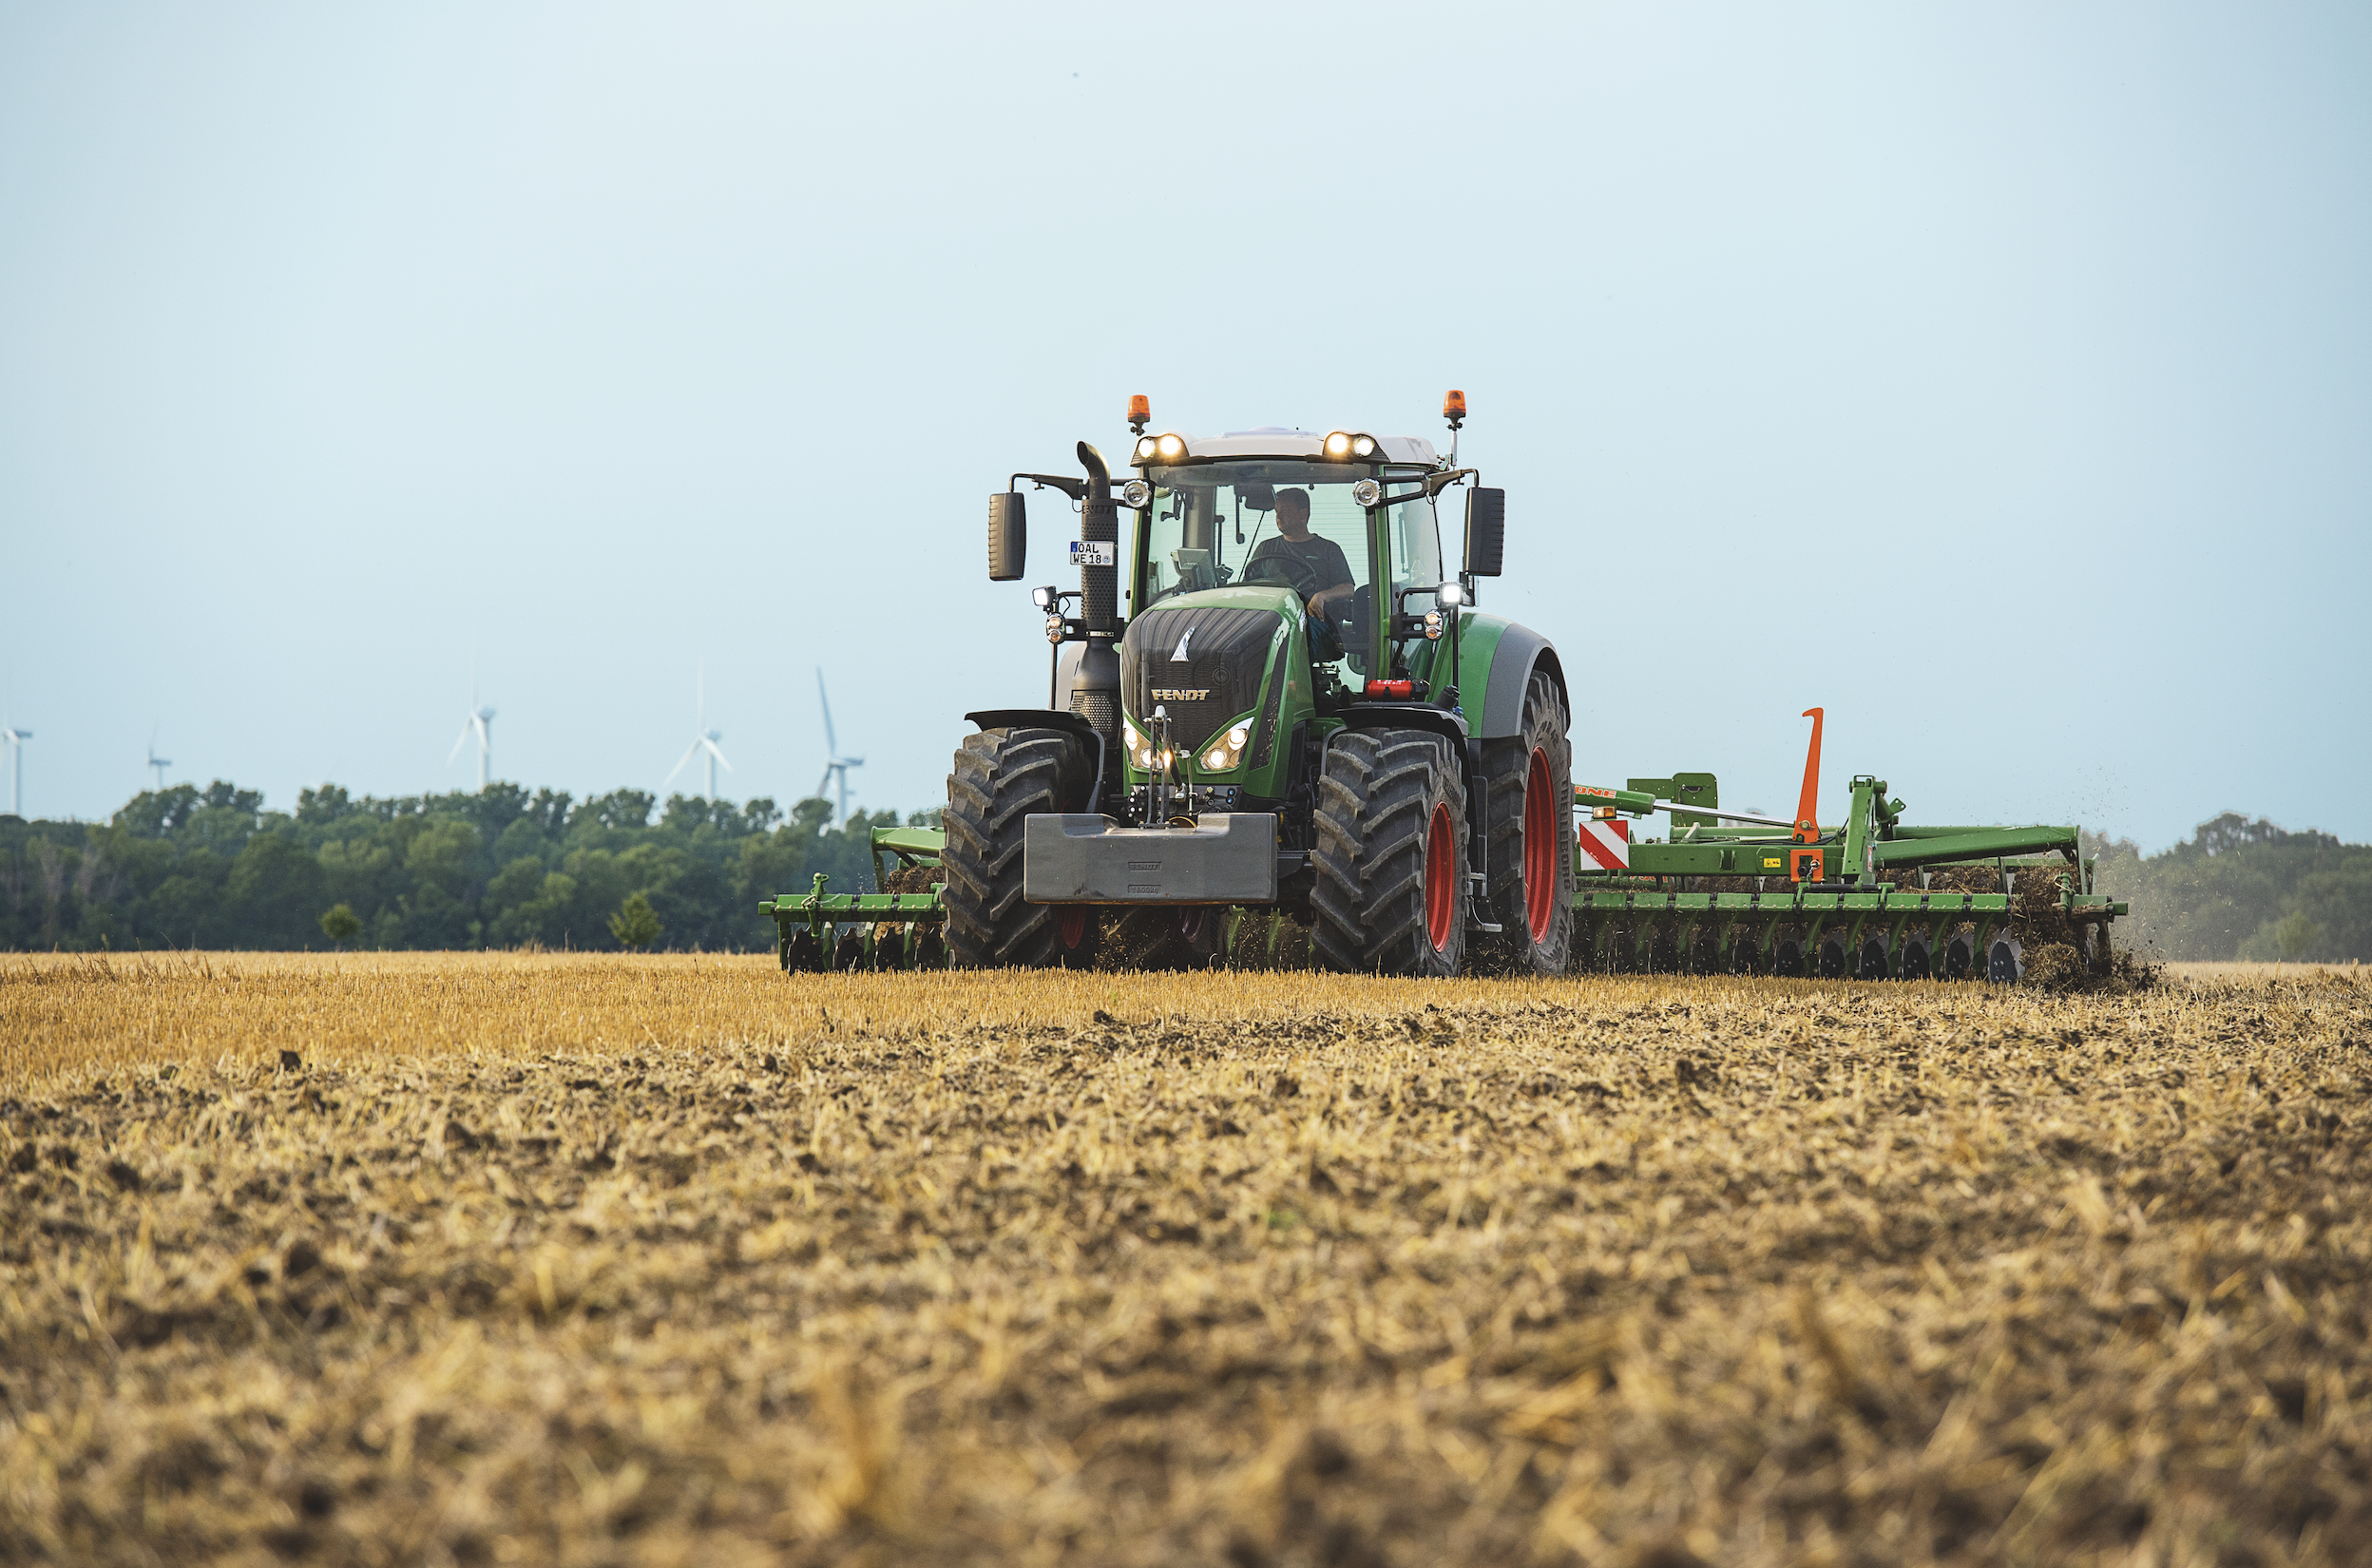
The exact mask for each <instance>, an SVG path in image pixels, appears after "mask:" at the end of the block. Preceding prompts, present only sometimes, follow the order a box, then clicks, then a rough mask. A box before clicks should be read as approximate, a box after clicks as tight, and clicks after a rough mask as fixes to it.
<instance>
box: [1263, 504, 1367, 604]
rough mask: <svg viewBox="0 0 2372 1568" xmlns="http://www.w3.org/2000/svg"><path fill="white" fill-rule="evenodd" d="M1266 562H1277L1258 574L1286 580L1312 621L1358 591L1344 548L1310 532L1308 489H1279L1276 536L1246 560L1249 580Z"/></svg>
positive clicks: (1272, 578)
mask: <svg viewBox="0 0 2372 1568" xmlns="http://www.w3.org/2000/svg"><path fill="white" fill-rule="evenodd" d="M1264 561H1272V562H1274V563H1276V564H1275V565H1273V566H1272V567H1271V568H1270V569H1269V570H1268V571H1267V572H1263V573H1260V574H1258V575H1259V576H1261V577H1265V578H1268V579H1270V580H1272V581H1274V580H1277V579H1280V578H1281V579H1282V580H1284V581H1285V582H1286V583H1287V584H1288V585H1290V586H1291V588H1292V590H1293V591H1294V592H1295V593H1298V594H1300V595H1301V598H1302V602H1303V603H1304V604H1305V605H1307V606H1308V607H1309V611H1310V617H1311V619H1312V620H1317V621H1323V620H1324V619H1326V613H1327V606H1328V605H1329V604H1331V603H1332V602H1334V601H1336V600H1338V599H1347V598H1349V596H1350V595H1352V594H1354V593H1356V592H1358V584H1357V583H1353V582H1351V580H1350V560H1349V557H1348V556H1346V555H1344V554H1343V547H1342V546H1341V545H1337V544H1335V543H1334V541H1332V540H1331V539H1322V538H1320V537H1319V536H1318V535H1316V534H1313V533H1311V532H1310V492H1309V491H1308V490H1295V489H1285V490H1279V491H1277V492H1276V536H1275V537H1274V538H1272V539H1269V540H1267V541H1264V542H1263V543H1262V544H1261V545H1260V547H1259V548H1258V549H1256V550H1254V551H1253V552H1252V560H1251V561H1249V562H1247V563H1245V574H1244V575H1245V577H1246V579H1247V580H1251V579H1252V578H1253V575H1254V574H1253V571H1252V570H1251V568H1252V567H1253V566H1254V565H1257V564H1259V563H1261V562H1264Z"/></svg>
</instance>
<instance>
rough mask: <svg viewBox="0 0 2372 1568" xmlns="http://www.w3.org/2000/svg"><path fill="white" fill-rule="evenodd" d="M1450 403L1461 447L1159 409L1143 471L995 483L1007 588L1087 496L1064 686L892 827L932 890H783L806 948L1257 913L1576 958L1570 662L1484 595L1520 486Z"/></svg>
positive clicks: (1497, 957)
mask: <svg viewBox="0 0 2372 1568" xmlns="http://www.w3.org/2000/svg"><path fill="white" fill-rule="evenodd" d="M1444 416H1445V417H1446V418H1447V419H1448V421H1449V427H1450V430H1451V432H1452V435H1451V450H1450V455H1449V456H1448V457H1446V458H1444V457H1443V456H1441V455H1440V454H1439V453H1438V452H1436V450H1435V449H1434V447H1433V444H1432V443H1431V442H1429V441H1426V440H1425V439H1423V438H1422V437H1417V436H1391V435H1385V436H1379V435H1375V434H1371V433H1369V432H1368V431H1364V430H1333V431H1329V432H1327V433H1325V434H1322V435H1321V434H1310V433H1308V432H1305V431H1301V430H1282V429H1266V430H1244V431H1235V432H1232V433H1229V434H1226V435H1221V436H1190V435H1184V434H1180V433H1177V432H1175V431H1172V432H1164V433H1160V434H1148V433H1147V432H1146V430H1145V427H1146V425H1147V424H1148V423H1149V422H1150V411H1149V410H1148V408H1147V404H1146V400H1145V399H1144V398H1142V397H1138V398H1136V399H1133V400H1132V401H1131V404H1130V408H1129V424H1130V429H1131V434H1132V437H1133V446H1132V450H1131V457H1130V468H1131V471H1130V472H1129V473H1128V475H1127V476H1126V477H1125V478H1124V479H1116V478H1115V477H1114V475H1113V473H1112V471H1111V469H1110V468H1109V466H1108V465H1107V464H1106V463H1105V461H1104V459H1103V457H1102V455H1101V454H1100V452H1098V451H1097V450H1096V449H1095V448H1094V447H1091V446H1089V445H1088V444H1087V443H1085V442H1083V441H1082V442H1081V443H1080V444H1079V462H1080V467H1081V470H1082V471H1081V473H1080V474H1078V475H1071V474H1043V473H1017V474H1015V475H1013V476H1012V478H1011V479H1010V480H1009V481H1007V486H1006V488H1005V489H1004V490H1003V491H1001V492H999V493H998V494H996V495H994V496H992V497H991V498H990V500H989V511H988V575H989V578H990V580H991V581H994V582H1000V583H1004V582H1015V581H1018V580H1020V579H1021V578H1022V577H1023V572H1024V560H1025V553H1026V546H1027V520H1026V507H1025V506H1024V499H1023V488H1022V487H1023V485H1024V484H1027V485H1029V486H1032V487H1034V488H1037V489H1040V490H1049V489H1050V490H1054V491H1058V492H1060V493H1061V494H1062V496H1063V497H1064V498H1066V499H1067V500H1068V501H1069V502H1070V503H1071V504H1072V505H1074V506H1076V507H1077V508H1078V511H1079V518H1080V525H1079V538H1078V539H1077V540H1076V541H1072V542H1068V552H1069V556H1070V559H1071V561H1072V562H1073V563H1074V564H1077V566H1078V567H1079V586H1078V587H1077V588H1076V589H1065V588H1062V587H1060V586H1055V585H1048V586H1044V587H1040V588H1038V589H1036V590H1035V591H1034V592H1033V594H1032V599H1033V601H1034V602H1035V603H1036V604H1037V606H1038V608H1039V609H1040V611H1042V612H1043V615H1044V618H1045V635H1046V639H1047V641H1048V642H1049V643H1050V644H1051V645H1052V646H1051V650H1050V655H1049V662H1050V665H1051V669H1050V672H1049V677H1048V686H1047V693H1046V705H1045V706H1044V707H1042V708H1040V707H1031V708H1019V707H1017V708H999V709H993V710H989V711H985V712H980V713H973V714H967V715H966V718H967V719H968V720H969V721H970V722H971V723H972V724H973V725H974V726H975V733H974V734H972V735H970V736H966V737H965V740H964V742H963V744H962V745H961V746H960V747H959V748H958V749H957V751H956V754H955V766H954V771H953V772H952V773H950V774H948V777H947V811H946V813H945V817H944V825H943V829H942V831H941V832H930V831H928V830H918V829H903V830H889V831H883V832H877V833H876V834H875V846H874V847H875V851H876V853H877V855H879V856H881V857H883V859H884V860H885V862H886V860H887V859H888V857H890V856H894V857H896V858H897V859H898V860H900V861H902V862H904V863H906V865H907V866H908V867H909V876H908V877H907V878H904V879H903V880H906V881H907V882H908V883H909V886H907V887H904V888H897V889H895V890H889V891H884V892H879V893H870V894H832V893H829V892H827V890H826V889H825V888H824V886H823V881H822V879H820V878H819V879H818V881H817V885H816V887H815V889H813V892H811V893H809V894H808V895H806V896H804V897H796V898H794V897H791V896H785V897H782V898H780V899H775V900H769V901H768V902H767V903H766V904H765V905H764V906H763V908H764V910H765V912H767V913H770V914H773V915H774V916H775V919H776V921H777V922H778V923H779V925H780V927H781V930H782V933H783V934H782V950H781V956H782V961H783V965H784V966H785V967H786V968H794V969H800V968H821V967H824V966H826V965H827V964H832V965H834V966H842V967H849V966H856V965H859V964H867V965H875V966H884V967H889V966H901V967H904V966H933V965H936V964H943V963H952V964H954V965H956V966H966V967H991V966H1020V967H1050V966H1086V965H1090V964H1092V963H1093V962H1094V961H1095V958H1096V954H1097V952H1098V950H1099V948H1100V946H1101V945H1102V944H1103V943H1104V942H1106V941H1107V940H1109V939H1113V938H1116V937H1118V938H1121V939H1124V941H1125V943H1126V946H1127V947H1128V950H1129V952H1130V954H1131V956H1132V961H1135V962H1143V961H1145V959H1146V958H1147V957H1148V956H1150V955H1159V958H1160V961H1163V962H1173V963H1176V962H1182V963H1185V964H1188V965H1190V966H1202V965H1207V964H1211V963H1215V962H1218V961H1220V960H1221V959H1222V958H1224V957H1225V956H1227V954H1228V953H1229V951H1230V948H1231V945H1232V944H1234V943H1235V942H1237V941H1240V940H1241V939H1242V938H1243V934H1244V931H1245V928H1246V922H1247V921H1248V920H1250V921H1252V922H1254V923H1256V925H1255V928H1256V929H1260V930H1265V931H1266V932H1267V933H1268V937H1269V942H1270V945H1271V947H1272V949H1273V947H1274V944H1275V941H1276V938H1277V935H1278V933H1279V932H1280V931H1281V930H1282V929H1284V927H1285V923H1286V921H1288V920H1290V921H1291V923H1292V924H1293V925H1294V926H1296V927H1298V928H1299V930H1300V931H1301V932H1303V933H1304V934H1306V940H1307V943H1308V947H1309V953H1310V958H1311V959H1312V960H1313V961H1314V962H1316V963H1318V964H1321V965H1324V966H1328V967H1330V968H1335V969H1343V970H1352V971H1363V972H1368V973H1384V974H1400V975H1454V974H1457V973H1459V972H1461V971H1462V970H1463V969H1465V968H1467V967H1468V966H1481V967H1490V968H1497V969H1502V970H1510V971H1516V972H1529V973H1536V974H1559V973H1562V972H1563V971H1564V970H1565V968H1566V966H1567V963H1568V960H1569V957H1570V953H1571V947H1572V942H1573V929H1574V851H1575V844H1574V819H1573V780H1572V751H1571V747H1570V745H1569V743H1568V741H1567V738H1566V728H1567V725H1568V722H1569V715H1570V713H1571V711H1572V710H1571V706H1570V704H1569V702H1568V700H1567V698H1566V690H1565V676H1564V670H1563V667H1562V666H1561V665H1560V664H1559V661H1558V658H1557V652H1556V650H1555V649H1554V648H1553V647H1551V646H1550V645H1549V642H1548V640H1547V639H1546V638H1544V637H1542V636H1540V634H1539V633H1538V632H1535V631H1532V630H1530V629H1528V628H1526V627H1523V626H1520V625H1517V624H1516V623H1515V622H1513V621H1508V620H1506V619H1504V618H1502V617H1499V616H1492V615H1485V614H1483V613H1481V612H1480V611H1479V610H1477V609H1476V608H1475V584H1476V582H1477V580H1478V579H1481V578H1485V577H1496V576H1498V575H1499V573H1500V570H1501V560H1502V548H1503V545H1504V538H1505V515H1506V514H1505V505H1506V497H1505V492H1504V491H1502V490H1497V489H1489V488H1483V487H1482V486H1481V485H1479V484H1478V483H1476V481H1477V480H1478V479H1479V475H1478V474H1477V472H1476V470H1474V469H1472V468H1460V467H1459V466H1458V462H1457V444H1456V431H1457V430H1458V429H1459V427H1460V426H1461V425H1462V424H1463V421H1464V417H1465V399H1464V397H1463V394H1462V393H1459V392H1451V393H1450V394H1449V397H1448V400H1447V402H1446V404H1445V405H1444ZM1453 489H1456V490H1463V495H1464V502H1465V505H1464V515H1463V522H1464V540H1463V545H1464V551H1463V562H1462V564H1461V566H1460V569H1459V570H1458V571H1456V572H1455V573H1452V572H1450V571H1449V570H1448V569H1447V567H1446V566H1445V565H1444V560H1443V555H1442V544H1441V527H1440V522H1439V519H1438V516H1437V510H1438V507H1439V506H1440V503H1441V501H1442V499H1443V497H1444V494H1445V492H1448V491H1451V490H1453ZM1122 512H1126V513H1127V514H1129V517H1130V518H1131V520H1132V521H1131V526H1130V527H1129V529H1128V533H1127V537H1126V538H1125V539H1123V538H1122V535H1121V531H1120V514H1121V513H1122ZM900 880H902V879H901V878H898V877H896V876H895V875H892V874H885V876H884V878H883V881H884V884H885V886H892V885H894V884H895V883H896V882H898V881H900ZM867 923H872V924H873V926H874V929H875V930H876V931H877V932H881V933H887V934H884V935H878V936H873V937H868V936H866V935H864V934H863V932H862V930H861V927H863V926H865V925H866V924H867ZM835 927H838V928H840V929H841V930H842V931H843V934H842V935H841V936H840V937H839V938H838V940H837V942H836V943H834V942H833V940H832V930H833V929H834V928H835ZM909 932H910V933H911V937H910V939H909Z"/></svg>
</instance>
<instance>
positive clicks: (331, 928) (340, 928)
mask: <svg viewBox="0 0 2372 1568" xmlns="http://www.w3.org/2000/svg"><path fill="white" fill-rule="evenodd" d="M361 929H362V917H361V916H360V915H357V914H356V913H354V907H353V906H352V905H347V904H333V905H331V906H330V908H329V909H328V911H327V912H325V913H324V914H323V915H322V916H321V934H322V935H324V936H326V937H328V938H329V939H330V941H331V942H333V943H334V944H335V945H336V946H338V947H344V946H346V944H347V943H349V942H351V941H353V940H354V933H355V932H357V931H359V930H361Z"/></svg>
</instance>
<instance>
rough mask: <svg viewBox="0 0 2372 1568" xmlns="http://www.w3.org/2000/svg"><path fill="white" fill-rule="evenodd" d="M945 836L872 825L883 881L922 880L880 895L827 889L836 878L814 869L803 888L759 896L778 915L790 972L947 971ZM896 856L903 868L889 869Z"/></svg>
mask: <svg viewBox="0 0 2372 1568" xmlns="http://www.w3.org/2000/svg"><path fill="white" fill-rule="evenodd" d="M946 843H947V835H946V834H945V833H943V832H940V831H939V830H938V829H936V828H875V829H874V830H873V831H872V851H873V869H874V871H875V873H876V876H877V878H878V881H879V882H880V883H881V884H883V885H887V884H889V883H890V882H892V881H904V882H908V883H916V884H921V886H919V887H912V888H909V889H905V890H900V891H892V892H878V893H829V892H826V891H825V890H824V887H825V884H826V883H828V882H830V881H831V880H832V879H831V878H830V877H828V876H826V875H824V873H822V872H821V871H818V872H816V873H815V885H814V887H813V888H812V889H809V890H808V891H807V892H805V893H781V894H777V895H776V896H775V897H773V898H768V899H761V900H759V902H758V906H757V911H758V913H760V914H767V915H772V916H774V917H775V929H776V931H777V932H778V933H779V935H778V938H777V941H776V943H775V957H776V958H777V959H779V960H780V962H781V964H782V966H783V967H784V968H785V969H788V970H804V971H809V972H821V971H824V970H829V969H944V968H946V967H947V935H946V928H947V907H946V905H945V904H944V903H942V902H941V899H940V891H941V889H943V888H944V887H945V883H943V882H939V881H937V880H936V877H937V873H938V870H939V855H940V851H942V849H943V848H944V847H945V846H946ZM886 860H895V861H896V863H897V867H898V870H897V871H896V872H894V873H892V872H890V871H888V870H886V868H885V861H886Z"/></svg>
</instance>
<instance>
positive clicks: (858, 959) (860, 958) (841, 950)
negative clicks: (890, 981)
mask: <svg viewBox="0 0 2372 1568" xmlns="http://www.w3.org/2000/svg"><path fill="white" fill-rule="evenodd" d="M864 962H865V939H864V938H863V937H861V936H859V935H858V934H857V931H856V927H853V926H851V927H849V928H848V929H846V930H844V931H842V932H841V933H840V940H839V941H838V942H837V943H835V944H833V946H832V967H833V968H835V969H853V968H856V967H857V966H860V965H862V964H863V963H864Z"/></svg>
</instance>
